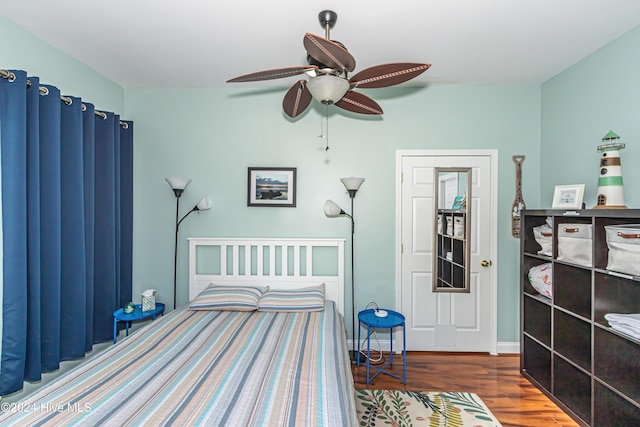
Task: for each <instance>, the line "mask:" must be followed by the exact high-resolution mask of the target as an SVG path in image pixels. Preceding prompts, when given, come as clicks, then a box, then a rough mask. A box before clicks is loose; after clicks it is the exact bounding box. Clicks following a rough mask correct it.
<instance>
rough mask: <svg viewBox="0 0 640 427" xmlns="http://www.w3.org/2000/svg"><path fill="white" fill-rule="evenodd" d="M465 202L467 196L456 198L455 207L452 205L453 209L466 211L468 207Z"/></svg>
mask: <svg viewBox="0 0 640 427" xmlns="http://www.w3.org/2000/svg"><path fill="white" fill-rule="evenodd" d="M465 202H466V200H465V196H456V198H455V199H453V205H451V209H454V210H456V209H464V208H465V207H466V206H465V205H466V203H465Z"/></svg>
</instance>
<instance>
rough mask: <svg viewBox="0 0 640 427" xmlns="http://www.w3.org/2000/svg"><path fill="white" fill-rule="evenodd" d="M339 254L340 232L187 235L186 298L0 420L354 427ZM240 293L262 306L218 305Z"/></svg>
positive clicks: (16, 422)
mask: <svg viewBox="0 0 640 427" xmlns="http://www.w3.org/2000/svg"><path fill="white" fill-rule="evenodd" d="M343 263H344V241H343V240H342V239H218V238H191V239H189V296H190V302H189V303H188V304H186V305H184V306H182V307H179V308H178V309H177V310H175V311H173V312H171V313H169V314H167V315H165V316H163V317H161V318H159V319H157V320H156V321H154V322H152V323H150V324H148V325H146V326H144V327H142V328H140V329H139V330H138V331H136V332H134V333H133V334H131V335H130V336H129V337H127V338H125V339H123V340H121V341H120V342H118V344H116V345H114V346H112V347H110V348H109V349H107V350H105V351H104V352H102V353H101V354H99V355H97V356H95V357H94V358H92V359H90V360H88V361H87V362H86V363H83V364H81V365H80V366H78V367H77V368H75V369H74V370H72V371H70V372H68V373H66V374H64V375H62V376H61V377H59V378H58V379H56V380H54V381H53V382H51V383H50V384H47V385H45V386H43V387H42V388H41V389H39V390H38V391H36V392H34V393H33V394H32V395H30V396H27V398H25V399H24V400H22V401H20V402H17V403H15V404H12V405H10V406H7V405H5V406H6V408H5V407H3V409H10V412H7V413H4V414H2V415H0V425H3V426H5V425H63V424H64V425H70V424H78V425H117V426H122V425H153V426H157V425H172V424H173V425H234V426H241V425H255V426H263V425H278V426H285V425H289V426H294V425H295V426H302V425H304V426H321V425H322V426H350V425H356V412H355V402H354V388H353V378H352V376H351V370H350V362H349V357H348V351H347V348H346V332H345V328H344V322H343V317H342V314H341V313H342V309H343V295H344V292H343V291H344V264H343ZM212 283H213V284H214V285H213V286H210V284H212ZM267 286H268V289H266V288H267ZM227 289H230V290H231V291H230V292H226V290H227ZM319 289H322V290H323V293H319ZM223 291H224V292H226V293H224V292H223ZM245 291H246V292H249V293H250V294H251V298H254V297H256V294H255V293H256V292H257V293H258V294H259V295H258V297H257V299H256V301H257V302H258V306H259V307H260V310H259V311H258V310H251V309H248V310H249V311H237V310H231V309H224V307H223V309H219V308H220V306H218V305H216V304H218V303H219V302H220V299H215V298H218V297H220V295H224V298H226V299H227V300H233V301H231V303H232V305H233V304H237V303H238V301H241V302H243V303H244V302H245V300H242V299H241V298H240V299H239V300H236V299H235V297H233V295H235V294H236V293H237V294H238V295H242V296H245V294H244V293H245ZM311 293H313V295H312V297H308V298H307V296H308V295H311ZM300 294H304V296H305V297H304V298H298V297H297V296H298V295H300ZM211 295H213V296H214V297H215V298H213V299H212V298H210V296H211ZM282 295H285V296H286V297H282ZM290 295H293V296H294V297H293V298H289V296H290ZM318 295H324V298H326V301H324V304H323V305H324V309H322V310H321V311H306V310H305V307H316V305H313V304H311V302H313V303H314V304H317V298H318ZM211 307H214V308H213V309H212V308H211ZM240 307H241V308H240V309H242V310H243V309H244V308H242V307H244V306H240ZM193 308H200V309H196V310H194V309H193ZM263 310H266V311H263ZM313 310H316V308H313Z"/></svg>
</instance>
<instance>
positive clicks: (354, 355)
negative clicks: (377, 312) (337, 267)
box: [324, 177, 364, 363]
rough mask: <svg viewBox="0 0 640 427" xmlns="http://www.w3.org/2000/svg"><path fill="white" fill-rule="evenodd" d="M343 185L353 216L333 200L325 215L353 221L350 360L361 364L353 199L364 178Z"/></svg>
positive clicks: (349, 179)
mask: <svg viewBox="0 0 640 427" xmlns="http://www.w3.org/2000/svg"><path fill="white" fill-rule="evenodd" d="M340 181H342V184H344V186H345V188H346V189H347V191H348V192H349V197H350V198H351V215H349V214H348V213H346V212H345V211H344V210H342V208H341V207H340V206H338V205H337V204H336V203H335V202H333V201H331V200H327V201H326V202H325V203H324V214H325V215H326V216H328V217H329V218H337V217H339V216H346V217H348V218H349V219H351V316H352V319H351V351H350V352H349V358H350V359H351V363H356V362H357V361H358V359H360V362H364V360H363V359H364V358H363V357H362V356H361V355H359V354H358V351H357V350H356V344H355V342H356V322H357V321H358V320H357V318H356V303H355V287H356V286H355V281H354V277H355V275H354V270H353V266H354V262H353V260H354V257H353V240H354V239H353V238H354V235H355V232H356V223H355V220H354V219H353V199H354V198H355V197H356V193H357V192H358V189H359V188H360V185H362V183H363V182H364V178H354V177H350V178H341V179H340Z"/></svg>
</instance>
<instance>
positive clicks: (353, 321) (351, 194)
mask: <svg viewBox="0 0 640 427" xmlns="http://www.w3.org/2000/svg"><path fill="white" fill-rule="evenodd" d="M355 195H356V192H355V191H353V192H351V191H349V197H351V215H350V216H349V218H351V317H352V318H351V337H352V339H351V361H352V362H354V363H357V362H358V358H359V357H360V355H358V354H357V353H358V351H357V350H356V348H357V347H356V322H357V321H358V320H357V316H356V292H355V289H356V282H355V272H354V266H355V262H354V256H353V253H354V246H353V243H354V241H355V239H354V236H355V234H356V222H355V221H354V219H353V198H354V197H355Z"/></svg>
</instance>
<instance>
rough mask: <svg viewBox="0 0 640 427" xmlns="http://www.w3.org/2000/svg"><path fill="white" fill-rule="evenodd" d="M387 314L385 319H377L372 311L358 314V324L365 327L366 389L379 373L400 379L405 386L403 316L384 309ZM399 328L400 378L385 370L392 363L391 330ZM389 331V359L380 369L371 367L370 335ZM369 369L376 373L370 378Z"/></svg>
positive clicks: (405, 337)
mask: <svg viewBox="0 0 640 427" xmlns="http://www.w3.org/2000/svg"><path fill="white" fill-rule="evenodd" d="M385 311H386V312H387V313H388V315H387V317H378V316H376V315H375V313H374V312H375V310H374V309H369V310H363V311H361V312H360V313H358V321H359V322H360V324H362V325H365V326H366V327H367V362H366V365H367V387H369V383H371V381H373V379H374V378H375V377H376V376H378V374H379V373H380V372H384V373H385V374H387V375H391V376H392V377H395V378H398V379H401V380H402V381H403V382H404V383H405V384H406V383H407V333H406V331H405V320H404V316H403V315H402V314H400V313H398V312H397V311H393V310H388V309H385ZM396 327H401V328H402V358H403V362H404V374H403V376H402V378H400V376H398V375H396V374H393V373H391V372H389V371H387V370H385V369H387V367H388V366H390V365H391V364H392V363H393V328H396ZM387 328H388V329H389V347H390V348H389V352H390V354H391V355H390V357H389V361H388V362H387V363H385V364H384V365H383V366H382V367H381V368H379V367H377V366H371V359H370V355H371V333H372V332H373V329H387ZM361 329H362V328H360V327H359V328H358V354H360V330H361ZM358 366H360V358H359V357H358ZM371 369H374V370H376V371H377V372H376V373H375V374H374V375H373V376H371V374H370V372H371Z"/></svg>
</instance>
